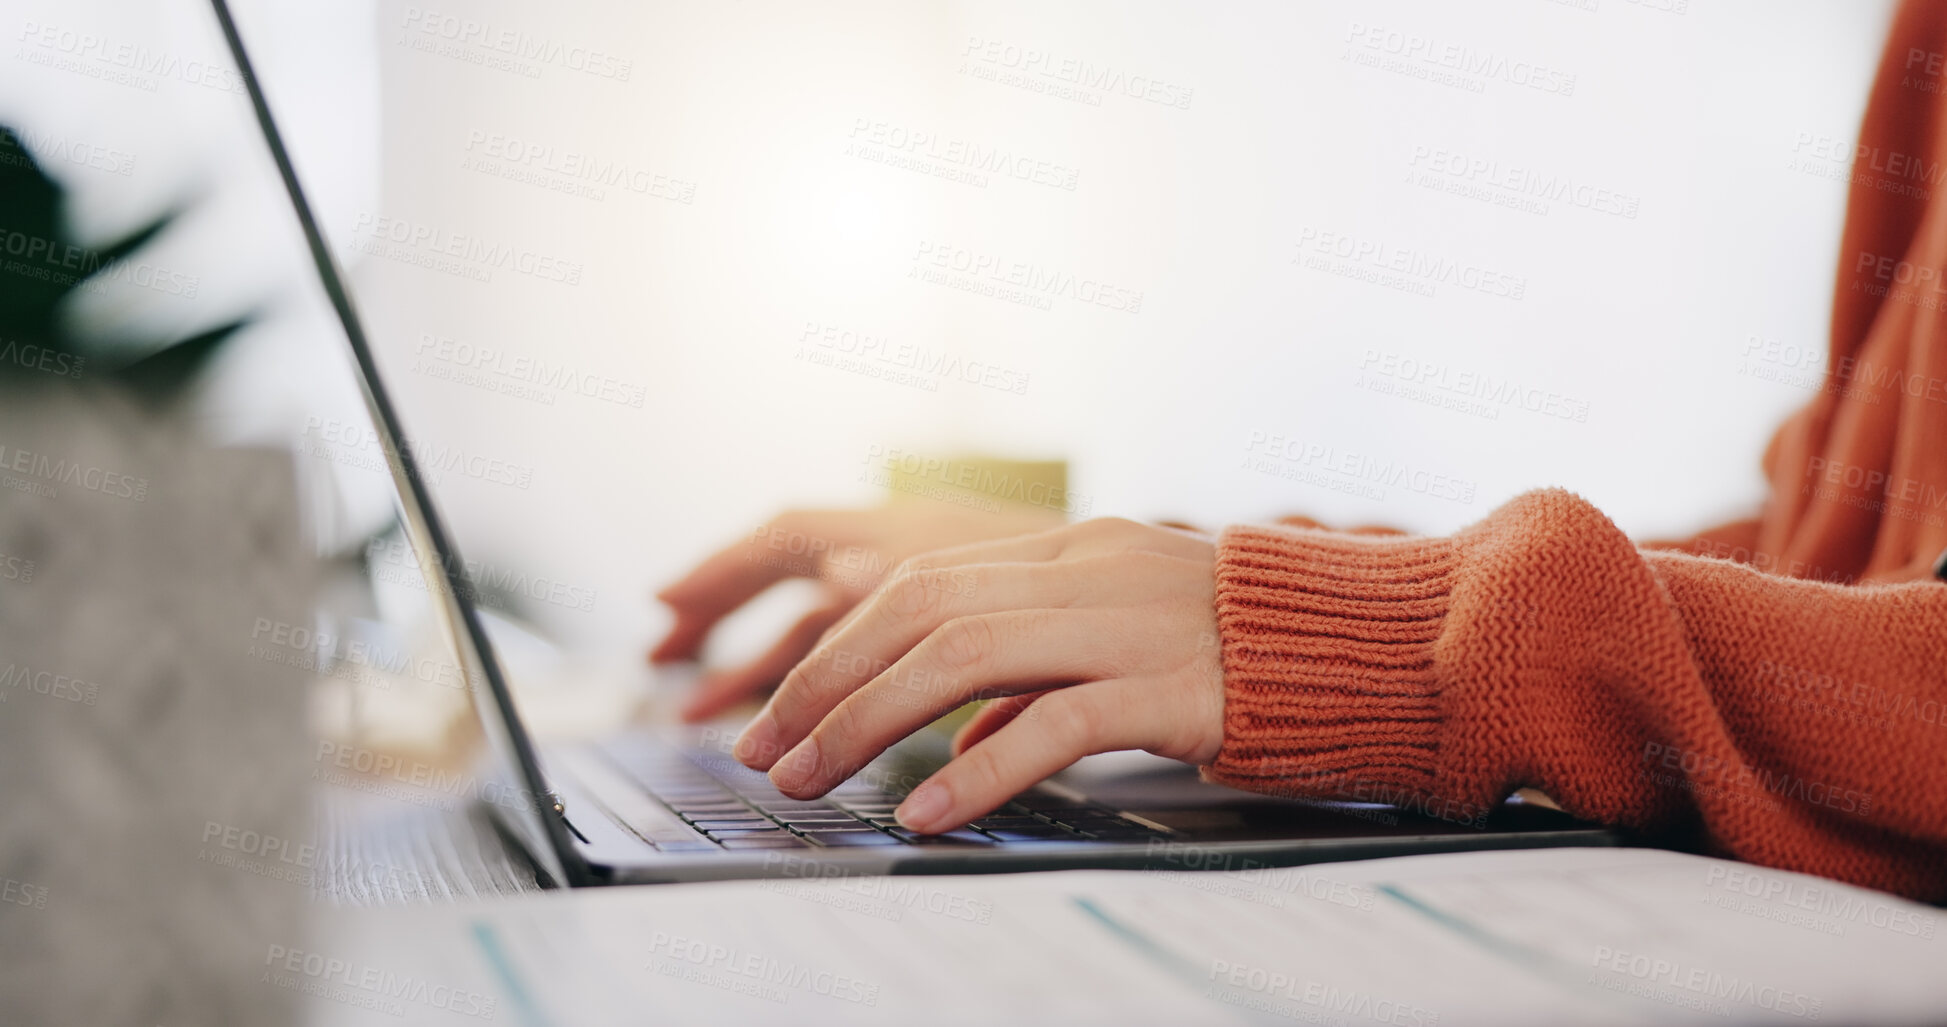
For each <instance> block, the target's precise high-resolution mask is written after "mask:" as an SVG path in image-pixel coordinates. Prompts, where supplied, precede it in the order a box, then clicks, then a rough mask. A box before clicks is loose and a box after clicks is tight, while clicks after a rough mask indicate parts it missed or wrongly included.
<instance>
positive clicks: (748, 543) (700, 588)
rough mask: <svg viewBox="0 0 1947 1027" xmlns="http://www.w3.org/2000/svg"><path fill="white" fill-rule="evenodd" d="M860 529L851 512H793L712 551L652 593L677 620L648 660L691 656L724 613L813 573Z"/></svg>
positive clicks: (656, 661) (857, 519) (670, 659)
mask: <svg viewBox="0 0 1947 1027" xmlns="http://www.w3.org/2000/svg"><path fill="white" fill-rule="evenodd" d="M859 527H860V524H859V515H857V514H856V513H850V512H846V511H796V512H792V513H787V514H784V515H782V516H780V517H778V518H777V519H776V520H774V521H772V522H771V523H769V524H766V525H764V526H762V527H760V528H758V529H757V530H755V531H753V532H751V534H750V536H749V537H748V538H746V539H744V540H742V541H740V542H737V543H734V544H732V545H729V546H726V547H724V548H723V549H720V550H718V551H717V552H715V553H713V554H711V555H710V556H709V557H708V558H707V559H705V560H704V561H703V562H702V563H700V564H698V565H697V566H696V567H695V569H693V570H691V571H690V572H689V573H688V574H686V575H684V576H683V577H682V578H681V579H680V580H678V581H676V582H674V583H672V584H670V585H668V586H667V587H665V588H664V589H663V590H662V591H660V592H658V593H656V598H658V599H660V600H662V601H663V602H664V603H665V604H667V605H668V606H669V608H670V609H671V610H672V611H674V612H675V614H676V623H675V625H674V626H672V627H671V628H670V631H669V634H668V635H666V636H664V638H663V640H662V642H661V643H660V644H658V645H657V646H656V647H655V649H654V650H652V651H651V652H650V654H649V660H650V662H652V663H667V662H670V661H673V660H688V659H694V658H695V657H696V654H697V652H698V651H699V650H700V649H701V648H702V646H703V640H704V639H705V638H706V637H708V636H709V634H710V629H711V628H713V627H715V626H716V624H717V622H718V621H720V620H722V619H723V618H724V616H725V615H726V614H728V613H730V612H731V611H733V610H735V609H737V608H738V607H740V606H742V605H744V604H745V603H746V602H749V601H750V599H751V598H752V597H753V596H756V595H757V594H758V593H759V592H762V591H764V590H765V589H767V588H769V587H771V585H773V584H775V583H777V582H779V581H782V580H783V579H785V578H790V577H799V578H815V577H818V576H819V573H820V570H821V567H822V562H823V558H824V557H825V556H826V555H828V554H829V553H831V552H832V551H833V550H834V549H836V548H837V547H838V546H840V545H843V544H847V543H844V542H842V541H840V540H841V539H847V538H850V537H852V536H853V535H855V534H856V533H857V531H858V530H859Z"/></svg>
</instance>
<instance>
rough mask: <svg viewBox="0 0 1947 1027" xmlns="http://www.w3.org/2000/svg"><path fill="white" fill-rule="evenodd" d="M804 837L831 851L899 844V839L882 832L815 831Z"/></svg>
mask: <svg viewBox="0 0 1947 1027" xmlns="http://www.w3.org/2000/svg"><path fill="white" fill-rule="evenodd" d="M805 837H806V838H809V839H811V840H812V841H815V842H817V843H818V844H820V845H823V846H825V847H827V848H833V849H849V848H864V847H867V846H874V845H898V844H901V843H900V840H899V839H897V838H894V837H893V836H892V835H889V834H887V833H885V832H884V831H817V832H813V833H811V834H808V835H805Z"/></svg>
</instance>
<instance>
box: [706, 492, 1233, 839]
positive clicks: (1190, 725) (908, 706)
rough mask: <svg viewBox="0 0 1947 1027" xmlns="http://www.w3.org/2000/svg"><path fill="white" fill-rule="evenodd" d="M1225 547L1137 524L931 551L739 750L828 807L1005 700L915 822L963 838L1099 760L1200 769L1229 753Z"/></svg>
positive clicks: (971, 729) (846, 627)
mask: <svg viewBox="0 0 1947 1027" xmlns="http://www.w3.org/2000/svg"><path fill="white" fill-rule="evenodd" d="M1214 563H1215V546H1214V545H1213V544H1212V543H1211V542H1210V541H1209V540H1208V539H1207V538H1204V537H1202V536H1198V535H1194V534H1191V533H1188V532H1184V531H1178V530H1175V529H1171V528H1159V527H1152V526H1149V525H1143V524H1136V523H1133V522H1130V521H1122V520H1113V519H1106V520H1095V521H1087V522H1084V523H1081V524H1077V525H1074V526H1072V527H1064V528H1058V529H1055V530H1053V531H1048V532H1043V533H1041V534H1038V535H1030V536H1026V537H1022V538H1014V539H1008V540H1005V541H1000V542H985V543H978V544H974V545H968V546H961V547H959V548H956V549H950V550H945V551H941V552H935V553H929V554H927V555H926V556H925V557H924V558H922V559H921V560H918V561H915V564H916V565H917V567H912V566H909V567H902V568H901V569H900V571H899V572H898V573H897V574H896V575H895V576H894V577H892V578H891V579H890V580H889V581H888V582H887V585H886V587H885V588H884V589H882V590H880V592H879V593H878V594H877V595H875V596H874V597H873V598H872V599H870V600H869V601H867V602H865V603H863V604H862V605H860V606H859V607H858V608H857V609H855V610H853V611H852V613H851V614H850V615H849V616H847V617H846V618H844V620H843V622H842V623H840V624H839V626H838V627H837V628H836V629H835V630H834V631H833V632H832V633H831V635H830V636H829V637H828V638H827V639H826V640H825V641H823V642H822V643H820V644H819V645H818V648H817V651H816V652H814V653H813V654H812V655H811V656H810V657H809V658H807V659H806V660H805V661H804V662H802V663H799V664H798V665H797V666H796V667H794V668H792V670H791V672H790V673H789V674H788V675H786V676H785V679H784V683H783V685H782V686H780V687H779V689H778V691H777V693H776V694H775V695H773V696H772V697H771V700H770V702H769V703H768V704H766V705H765V707H764V709H763V711H762V712H760V713H759V714H758V715H757V717H756V719H754V720H753V721H752V722H751V724H750V726H749V727H747V728H745V730H744V733H743V736H742V737H741V738H739V739H738V741H737V747H736V749H735V750H734V753H735V755H736V757H737V758H738V759H739V760H741V761H742V762H743V763H745V764H746V765H748V766H751V767H754V768H756V769H759V770H769V771H770V775H771V781H772V783H773V784H775V785H776V786H777V787H778V789H779V790H780V791H782V792H784V793H785V794H787V795H791V796H793V797H797V798H809V797H813V796H818V795H823V794H824V793H825V792H827V791H829V790H830V789H831V788H832V787H833V786H835V785H837V784H838V783H839V782H841V781H843V780H845V779H846V778H847V777H850V776H851V775H852V774H854V773H857V772H858V770H859V769H860V768H862V767H864V766H865V765H866V763H867V762H869V761H870V760H872V759H873V758H874V757H876V756H878V755H879V754H880V753H881V752H883V751H884V750H885V749H886V747H887V746H889V745H891V744H892V743H894V742H896V741H898V740H899V739H901V738H903V737H905V736H906V735H907V734H909V733H911V732H913V731H915V730H917V729H919V728H921V727H924V726H925V725H926V724H928V723H930V722H932V721H933V720H934V719H935V718H937V717H939V716H940V715H941V714H944V713H946V712H948V711H950V710H952V709H954V708H956V707H958V706H960V705H961V704H962V703H965V702H968V701H970V700H973V699H981V698H993V697H998V698H995V699H994V701H993V702H992V703H989V704H988V705H987V706H986V708H984V709H982V710H981V711H980V712H979V713H978V714H977V715H976V716H975V717H974V719H973V720H972V721H970V722H969V723H968V724H967V725H966V726H965V727H963V728H962V729H961V732H960V735H959V737H957V738H955V739H954V752H955V758H954V759H953V761H952V762H950V763H949V764H947V765H946V766H945V767H943V768H941V770H940V771H939V772H938V773H936V774H934V775H933V776H932V777H931V778H928V779H927V781H926V782H925V783H924V784H922V785H920V786H919V787H918V788H916V789H914V791H913V792H912V794H911V795H909V796H908V797H907V798H906V800H905V802H904V803H903V804H901V805H900V807H899V810H898V813H897V816H898V818H899V822H900V823H902V824H904V825H906V826H907V827H908V828H910V829H912V830H915V831H922V832H939V831H945V830H950V829H952V828H955V827H958V826H960V825H962V824H964V823H966V822H967V821H969V820H972V819H974V818H975V817H978V816H980V815H981V814H983V813H986V812H988V811H990V810H992V809H994V808H995V807H996V806H999V805H1000V804H1001V803H1003V802H1006V801H1007V800H1008V799H1009V798H1011V797H1013V796H1014V795H1015V794H1017V793H1019V792H1021V791H1022V790H1023V789H1026V788H1027V787H1029V786H1030V785H1033V784H1034V783H1035V782H1037V781H1040V780H1041V779H1042V778H1044V777H1047V776H1048V775H1049V774H1052V773H1054V772H1055V771H1057V770H1060V769H1062V768H1063V767H1066V766H1067V765H1069V764H1070V763H1073V762H1074V761H1075V760H1077V759H1080V758H1081V757H1083V756H1086V755H1088V754H1090V753H1097V752H1108V751H1111V750H1115V749H1145V750H1148V751H1149V752H1153V753H1156V754H1158V755H1161V756H1169V757H1172V758H1175V759H1180V760H1184V761H1186V762H1189V763H1196V764H1204V763H1208V762H1210V761H1211V760H1213V759H1215V758H1216V755H1217V748H1218V746H1219V744H1220V743H1221V742H1222V740H1223V706H1224V690H1223V666H1222V662H1221V660H1220V658H1219V647H1218V644H1217V617H1216V610H1215V602H1214V599H1215V588H1216V584H1215V575H1214Z"/></svg>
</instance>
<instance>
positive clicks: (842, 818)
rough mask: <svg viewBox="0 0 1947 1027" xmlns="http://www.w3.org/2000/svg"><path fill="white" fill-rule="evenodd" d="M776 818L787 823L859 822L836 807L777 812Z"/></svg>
mask: <svg viewBox="0 0 1947 1027" xmlns="http://www.w3.org/2000/svg"><path fill="white" fill-rule="evenodd" d="M777 818H778V819H779V820H782V821H784V822H785V823H787V824H830V823H846V824H856V823H858V822H859V818H857V817H855V816H853V815H851V814H850V813H847V812H845V811H843V810H836V809H828V810H806V811H804V812H803V813H789V812H786V813H779V814H778V815H777Z"/></svg>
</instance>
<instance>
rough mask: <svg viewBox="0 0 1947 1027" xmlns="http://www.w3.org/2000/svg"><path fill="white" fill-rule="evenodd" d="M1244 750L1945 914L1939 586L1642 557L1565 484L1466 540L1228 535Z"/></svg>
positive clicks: (1463, 811)
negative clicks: (1893, 895) (1686, 843)
mask: <svg viewBox="0 0 1947 1027" xmlns="http://www.w3.org/2000/svg"><path fill="white" fill-rule="evenodd" d="M1217 616H1218V624H1219V628H1220V632H1221V635H1222V646H1223V663H1224V679H1225V680H1224V686H1225V710H1224V722H1225V724H1224V741H1223V745H1222V748H1221V749H1220V750H1219V752H1218V754H1217V758H1216V760H1215V761H1214V762H1213V763H1212V764H1211V765H1210V766H1209V767H1207V768H1206V769H1205V775H1206V776H1207V777H1208V778H1209V779H1211V780H1214V781H1219V782H1222V783H1225V784H1230V785H1234V786H1236V787H1240V788H1248V789H1253V790H1256V791H1261V792H1270V793H1276V794H1285V795H1298V796H1314V797H1336V798H1353V799H1365V800H1372V801H1383V802H1390V803H1393V804H1396V805H1402V806H1405V807H1408V808H1416V809H1422V810H1426V811H1428V812H1432V813H1433V814H1434V815H1437V816H1441V817H1443V818H1446V819H1450V820H1460V821H1463V822H1477V821H1478V820H1479V819H1481V818H1484V817H1485V815H1486V813H1487V811H1488V810H1490V809H1492V808H1494V807H1495V806H1496V805H1497V804H1498V803H1499V802H1500V800H1501V799H1502V798H1504V797H1505V796H1506V795H1508V794H1509V793H1510V792H1512V791H1513V790H1515V789H1517V788H1520V787H1524V786H1534V787H1537V788H1540V789H1542V790H1543V791H1545V792H1547V793H1548V795H1549V796H1551V797H1552V798H1554V799H1555V800H1556V801H1557V802H1558V803H1560V804H1561V806H1562V807H1563V808H1564V809H1566V810H1568V811H1569V812H1571V813H1573V814H1576V815H1578V816H1580V817H1583V818H1585V819H1589V820H1594V821H1598V822H1602V823H1608V824H1616V825H1622V826H1625V827H1629V828H1633V829H1636V830H1639V831H1642V832H1645V833H1646V834H1649V835H1651V836H1658V835H1663V836H1675V835H1686V836H1691V835H1694V834H1696V833H1698V832H1701V834H1702V836H1703V837H1704V838H1705V839H1706V841H1707V843H1708V845H1709V846H1710V848H1712V849H1713V850H1714V851H1717V852H1719V853H1721V854H1725V855H1729V856H1734V857H1737V858H1741V859H1746V860H1749V861H1751V862H1755V863H1760V864H1764V865H1768V866H1776V867H1782V868H1787V869H1792V870H1800V871H1805V872H1808V873H1814V874H1820V875H1824V876H1827V877H1832V878H1837V879H1841V880H1845V881H1850V882H1853V883H1857V884H1862V885H1866V886H1870V887H1877V888H1882V889H1886V890H1889V891H1894V892H1899V893H1901V894H1905V895H1909V896H1913V897H1917V898H1922V899H1930V900H1936V901H1937V900H1940V899H1943V898H1947V586H1944V585H1941V584H1939V583H1937V582H1912V583H1906V584H1892V585H1863V586H1840V585H1833V584H1827V583H1823V582H1817V581H1802V580H1793V579H1789V578H1783V577H1779V576H1776V575H1769V574H1763V573H1760V572H1758V571H1756V570H1754V569H1752V568H1750V567H1747V566H1742V565H1739V564H1737V563H1734V562H1732V561H1729V560H1723V559H1714V558H1708V557H1700V556H1696V555H1693V554H1689V553H1682V552H1662V551H1652V550H1643V549H1639V548H1638V547H1637V546H1636V545H1634V544H1633V543H1631V542H1630V540H1629V539H1628V538H1627V537H1626V536H1624V535H1623V533H1622V532H1621V531H1620V530H1619V529H1617V528H1616V527H1615V526H1614V525H1613V524H1611V523H1610V522H1609V520H1608V519H1607V518H1606V517H1604V516H1603V515H1602V514H1601V513H1600V512H1599V511H1597V510H1596V509H1595V508H1594V507H1593V506H1591V505H1589V504H1588V503H1587V502H1585V501H1583V500H1582V499H1580V498H1578V497H1576V496H1574V495H1571V494H1569V493H1567V492H1562V491H1558V490H1550V491H1541V492H1531V493H1528V494H1526V495H1523V496H1520V497H1517V498H1516V499H1515V500H1513V501H1512V502H1510V503H1508V504H1507V505H1506V506H1503V507H1501V508H1500V509H1498V510H1496V511H1495V512H1494V513H1493V514H1491V515H1490V516H1489V517H1488V518H1487V519H1486V520H1484V521H1482V522H1480V523H1479V524H1476V525H1474V526H1473V527H1471V528H1468V529H1467V530H1465V531H1462V532H1461V533H1459V534H1457V535H1455V536H1452V537H1442V538H1429V537H1422V536H1362V535H1353V534H1346V533H1338V532H1328V531H1321V530H1315V529H1308V528H1294V527H1233V528H1230V529H1228V530H1226V531H1225V532H1224V533H1223V535H1222V536H1221V538H1220V541H1219V544H1218V556H1217Z"/></svg>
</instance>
